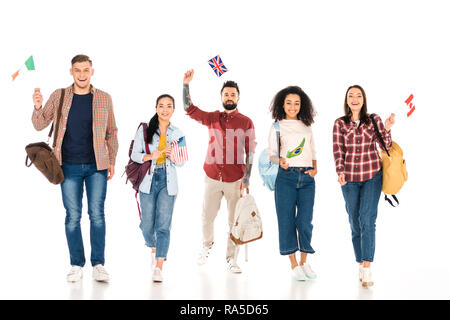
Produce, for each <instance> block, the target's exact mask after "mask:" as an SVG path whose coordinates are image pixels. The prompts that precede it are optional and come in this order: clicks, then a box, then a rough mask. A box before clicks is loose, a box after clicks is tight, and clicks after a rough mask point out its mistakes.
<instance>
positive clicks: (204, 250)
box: [197, 245, 212, 266]
mask: <svg viewBox="0 0 450 320" xmlns="http://www.w3.org/2000/svg"><path fill="white" fill-rule="evenodd" d="M211 248H212V245H211V246H209V247H205V246H203V248H202V250H201V251H200V254H199V256H198V260H197V263H198V264H199V265H200V266H202V265H204V264H205V263H206V260H207V259H208V256H209V251H210V250H211Z"/></svg>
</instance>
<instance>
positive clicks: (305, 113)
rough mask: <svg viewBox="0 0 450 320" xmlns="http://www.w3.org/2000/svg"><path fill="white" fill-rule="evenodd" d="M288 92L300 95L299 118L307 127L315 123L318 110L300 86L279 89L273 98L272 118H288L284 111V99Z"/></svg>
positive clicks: (271, 106)
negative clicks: (316, 110) (315, 109)
mask: <svg viewBox="0 0 450 320" xmlns="http://www.w3.org/2000/svg"><path fill="white" fill-rule="evenodd" d="M288 94H296V95H298V96H299V97H300V112H299V113H298V114H297V118H298V119H299V120H301V121H302V122H303V123H304V124H305V125H306V126H307V127H309V126H310V125H312V124H313V123H314V116H315V115H316V112H315V111H314V107H313V105H312V102H311V99H310V98H309V97H308V95H307V94H306V93H305V92H304V91H303V89H302V88H300V87H298V86H289V87H286V88H284V89H282V90H281V91H279V92H278V93H277V94H276V95H275V97H274V98H273V100H272V103H271V105H270V111H271V112H272V118H273V119H274V120H276V121H280V120H283V119H286V112H285V111H284V100H285V99H286V96H287V95H288Z"/></svg>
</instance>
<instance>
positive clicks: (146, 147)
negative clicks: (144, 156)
mask: <svg viewBox="0 0 450 320" xmlns="http://www.w3.org/2000/svg"><path fill="white" fill-rule="evenodd" d="M139 126H142V131H143V132H144V141H145V152H147V153H148V154H150V149H149V147H148V143H147V127H148V126H147V123H145V122H141V124H140V125H139Z"/></svg>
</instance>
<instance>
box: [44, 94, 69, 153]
mask: <svg viewBox="0 0 450 320" xmlns="http://www.w3.org/2000/svg"><path fill="white" fill-rule="evenodd" d="M65 91H66V89H64V88H62V89H61V98H60V99H59V106H58V110H57V111H56V119H55V120H53V123H52V126H51V128H50V132H49V133H48V141H47V144H48V142H50V138H51V136H52V133H53V126H54V124H55V121H56V128H55V138H53V148H55V147H56V135H57V134H58V129H59V122H60V121H61V114H62V106H63V104H64V93H65Z"/></svg>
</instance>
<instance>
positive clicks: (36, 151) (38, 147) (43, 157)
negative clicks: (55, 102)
mask: <svg viewBox="0 0 450 320" xmlns="http://www.w3.org/2000/svg"><path fill="white" fill-rule="evenodd" d="M63 102H64V89H62V92H61V100H60V101H59V107H58V111H57V116H56V119H55V120H54V121H53V123H52V127H51V128H50V132H49V133H48V141H50V137H51V136H52V132H53V125H54V124H55V121H56V126H55V136H56V135H57V133H58V128H59V122H60V119H61V112H62V105H63ZM55 145H56V138H54V139H53V148H55ZM25 151H26V153H27V157H26V158H25V165H26V166H27V167H30V166H31V165H32V164H34V165H35V167H36V168H37V169H38V170H39V171H40V172H42V174H43V175H44V176H45V177H46V178H47V179H48V181H50V182H51V183H53V184H60V183H62V182H63V181H64V174H63V171H62V168H61V165H60V164H59V162H58V159H56V156H55V154H54V153H53V151H52V148H51V147H50V145H49V144H48V142H36V143H30V144H29V145H27V146H26V147H25ZM28 160H30V161H31V162H30V163H28Z"/></svg>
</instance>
